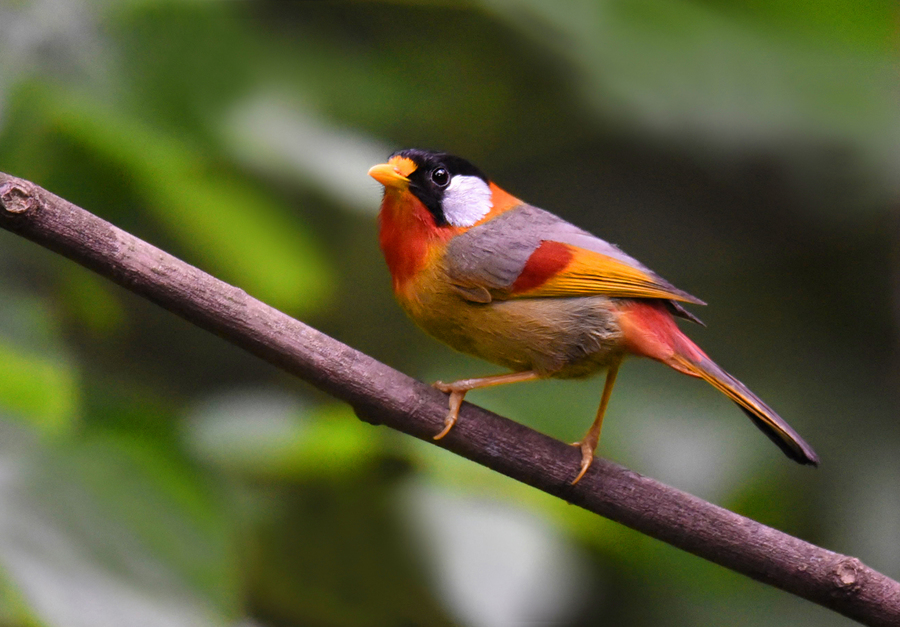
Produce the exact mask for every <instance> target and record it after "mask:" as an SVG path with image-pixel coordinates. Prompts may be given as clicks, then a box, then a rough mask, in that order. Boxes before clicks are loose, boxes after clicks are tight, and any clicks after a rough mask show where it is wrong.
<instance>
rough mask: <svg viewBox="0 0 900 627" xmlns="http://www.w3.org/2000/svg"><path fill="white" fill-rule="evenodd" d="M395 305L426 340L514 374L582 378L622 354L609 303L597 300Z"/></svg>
mask: <svg viewBox="0 0 900 627" xmlns="http://www.w3.org/2000/svg"><path fill="white" fill-rule="evenodd" d="M400 302H401V305H402V306H403V308H404V309H405V310H406V312H407V313H408V314H409V315H410V317H411V318H412V319H413V320H414V321H415V322H416V323H417V324H418V325H419V326H421V327H422V328H423V329H424V330H425V331H426V332H427V333H429V334H430V335H432V336H434V337H436V338H437V339H439V340H441V341H443V342H445V343H446V344H448V345H450V346H451V347H453V348H455V349H456V350H458V351H461V352H464V353H468V354H470V355H475V356H477V357H481V358H482V359H485V360H487V361H490V362H493V363H496V364H500V365H502V366H506V367H507V368H510V369H512V370H516V371H522V370H535V371H536V372H538V373H539V374H541V375H542V376H547V377H559V378H571V377H584V376H588V375H590V374H593V373H594V372H596V371H598V370H600V369H602V368H605V367H606V366H608V365H609V364H610V363H611V362H613V361H616V360H617V359H619V358H620V357H621V355H622V353H623V352H624V346H623V334H622V330H621V328H620V327H619V324H618V314H617V310H616V307H615V304H614V302H613V301H612V300H611V299H609V298H606V297H602V296H590V297H578V298H534V299H515V300H495V301H492V302H490V303H473V302H470V301H467V300H464V299H463V298H461V297H459V296H458V295H457V294H456V293H455V292H452V291H448V292H444V291H436V292H426V293H424V294H421V293H420V294H417V295H416V297H415V298H411V299H403V298H401V299H400Z"/></svg>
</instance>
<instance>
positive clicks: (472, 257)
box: [445, 204, 699, 322]
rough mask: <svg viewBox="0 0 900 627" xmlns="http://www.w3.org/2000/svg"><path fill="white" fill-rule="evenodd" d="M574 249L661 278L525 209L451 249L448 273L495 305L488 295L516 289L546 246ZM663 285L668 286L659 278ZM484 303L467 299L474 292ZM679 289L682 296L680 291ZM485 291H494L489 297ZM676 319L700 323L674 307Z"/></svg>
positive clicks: (630, 259) (479, 228) (575, 230)
mask: <svg viewBox="0 0 900 627" xmlns="http://www.w3.org/2000/svg"><path fill="white" fill-rule="evenodd" d="M545 240H546V241H554V242H560V243H563V244H570V245H572V246H577V247H580V248H584V249H587V250H591V251H593V252H596V253H600V254H602V255H606V256H608V257H612V258H614V259H617V260H619V261H621V262H623V263H626V264H628V265H630V266H632V267H634V268H639V269H641V270H643V271H644V272H647V273H648V274H651V275H653V276H654V277H658V275H656V274H655V273H654V272H652V271H651V270H650V269H649V268H647V267H646V266H644V265H643V264H642V263H640V262H639V261H638V260H637V259H634V258H633V257H630V256H629V255H626V254H625V253H624V252H622V251H621V250H620V249H619V248H618V247H617V246H614V245H613V244H610V243H609V242H605V241H604V240H602V239H600V238H599V237H596V236H594V235H591V234H590V233H588V232H587V231H585V230H583V229H580V228H578V227H577V226H575V225H574V224H571V223H569V222H566V221H565V220H563V219H562V218H560V217H557V216H555V215H553V214H552V213H550V212H549V211H544V210H543V209H539V208H538V207H533V206H531V205H526V204H522V205H519V206H518V207H516V208H515V209H511V210H509V211H507V212H506V213H503V214H500V215H499V216H497V217H496V218H494V219H493V220H491V221H489V222H485V223H484V224H481V225H479V226H476V227H474V228H472V229H469V230H468V231H466V232H465V233H463V234H462V235H459V236H457V237H456V238H454V239H453V240H451V241H450V243H449V244H448V245H447V255H446V257H445V258H446V259H447V265H446V269H447V273H448V276H449V278H450V280H451V281H452V282H453V283H454V284H455V285H457V286H458V287H459V288H460V292H461V294H462V295H463V297H464V298H468V300H477V301H478V302H489V300H485V299H484V296H485V295H487V296H490V292H494V291H500V292H503V291H505V290H508V289H509V288H511V287H512V285H513V283H515V281H516V279H517V278H518V277H519V275H520V274H521V273H522V270H523V269H524V268H525V264H526V263H527V262H528V259H529V257H531V255H532V253H534V251H535V250H537V248H538V246H540V245H541V242H543V241H545ZM659 280H660V282H661V283H662V284H668V283H667V282H666V281H665V280H663V279H661V278H660V279H659ZM473 288H475V293H476V294H478V295H480V296H481V298H471V297H468V296H467V293H468V294H471V293H473ZM672 289H673V290H675V291H677V292H680V291H681V290H677V289H676V288H674V287H673V288H672ZM485 290H488V292H486V291H485ZM671 309H672V312H673V313H674V314H675V315H679V316H681V317H684V318H687V319H689V320H693V321H695V322H699V320H697V319H696V318H694V317H693V315H692V314H690V313H689V312H687V311H686V310H684V308H682V307H681V306H679V305H677V304H674V303H673V307H672V308H671Z"/></svg>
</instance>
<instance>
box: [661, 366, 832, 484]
mask: <svg viewBox="0 0 900 627" xmlns="http://www.w3.org/2000/svg"><path fill="white" fill-rule="evenodd" d="M672 360H673V362H674V363H671V362H670V365H671V366H672V367H674V368H676V369H677V370H680V371H681V372H684V373H685V374H690V375H693V376H695V377H700V378H701V379H703V380H704V381H706V382H707V383H709V384H710V385H712V386H713V387H714V388H716V389H717V390H719V391H720V392H721V393H722V394H724V395H725V396H727V397H728V398H730V399H731V400H732V401H734V402H735V403H736V404H737V406H738V407H740V408H741V409H742V410H743V411H744V413H745V414H747V416H749V417H750V420H752V421H753V424H755V425H756V426H757V427H758V428H759V430H760V431H762V432H763V433H765V434H766V435H767V436H768V437H769V439H770V440H772V441H773V442H774V443H775V444H777V445H778V448H780V449H781V450H782V451H784V454H785V455H787V456H788V457H790V458H791V459H793V460H794V461H795V462H798V463H800V464H812V465H813V466H818V465H819V457H818V455H816V452H815V451H814V450H813V449H812V447H811V446H810V445H809V444H807V443H806V442H805V441H804V440H803V438H801V437H800V435H799V434H798V433H797V432H796V431H794V430H793V429H792V428H791V426H790V425H789V424H788V423H787V422H785V421H784V419H783V418H782V417H781V416H779V415H778V414H776V413H775V411H774V410H773V409H772V408H771V407H769V406H768V405H766V404H765V403H764V402H762V400H760V398H759V397H758V396H756V395H755V394H754V393H753V392H751V391H750V390H749V389H747V386H745V385H744V384H743V383H741V382H740V381H738V380H737V379H735V378H734V377H732V376H731V375H730V374H728V373H727V372H725V371H724V370H722V368H720V367H719V365H718V364H716V363H715V362H714V361H712V360H711V359H710V358H709V357H706V356H705V355H704V356H703V357H701V358H700V359H694V358H692V357H688V356H685V355H681V354H678V353H676V354H675V355H673V356H672ZM676 364H677V366H676Z"/></svg>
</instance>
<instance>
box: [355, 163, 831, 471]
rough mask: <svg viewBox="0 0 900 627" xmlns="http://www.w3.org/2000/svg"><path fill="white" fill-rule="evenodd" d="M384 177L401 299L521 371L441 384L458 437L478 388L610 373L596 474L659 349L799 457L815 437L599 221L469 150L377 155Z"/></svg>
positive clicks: (584, 458)
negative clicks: (603, 447)
mask: <svg viewBox="0 0 900 627" xmlns="http://www.w3.org/2000/svg"><path fill="white" fill-rule="evenodd" d="M369 175H370V176H371V177H373V178H374V179H375V180H376V181H378V182H379V183H381V185H382V186H383V187H384V195H383V198H382V202H381V208H380V211H379V214H378V239H379V244H380V247H381V250H382V252H383V254H384V258H385V261H386V263H387V267H388V270H389V271H390V275H391V281H392V286H393V292H394V295H395V297H396V299H397V301H398V302H399V304H400V306H401V308H402V309H403V310H404V311H405V312H406V313H407V314H408V315H409V317H410V318H412V320H413V321H414V322H415V323H416V324H417V325H418V326H419V327H421V328H422V329H423V330H424V331H425V332H426V333H428V334H429V335H431V336H433V337H435V338H436V339H438V340H440V341H442V342H444V343H446V344H448V345H449V346H451V347H452V348H454V349H456V350H458V351H460V352H463V353H467V354H470V355H474V356H476V357H480V358H482V359H484V360H486V361H488V362H492V363H494V364H498V365H500V366H503V367H505V368H507V369H508V370H509V372H506V373H502V374H496V375H492V376H485V377H479V378H471V379H461V380H458V381H453V382H450V383H444V382H443V381H437V382H436V383H434V386H435V387H436V388H437V389H438V390H440V391H442V392H445V393H447V394H449V408H448V413H447V415H446V418H445V420H444V427H443V429H442V430H441V431H440V432H439V433H437V434H436V435H435V436H434V439H436V440H439V439H441V438H443V437H444V436H446V435H447V434H448V433H449V432H450V431H451V429H452V428H453V426H454V425H455V424H456V422H457V419H458V417H459V410H460V406H461V404H462V402H463V399H464V398H465V396H466V393H467V392H470V391H472V390H475V389H480V388H487V387H492V386H498V385H506V384H511V383H520V382H525V381H534V380H538V379H546V378H561V379H570V378H576V379H577V378H586V377H589V376H591V375H593V374H595V373H599V372H602V371H604V370H605V371H606V379H605V383H604V386H603V392H602V394H601V397H600V405H599V408H598V410H597V414H596V416H595V418H594V421H593V423H592V424H591V426H590V428H589V429H588V431H587V433H585V435H584V437H583V438H582V439H581V440H579V441H578V442H575V443H574V444H573V445H574V446H577V447H578V448H579V449H580V452H581V464H580V467H579V468H578V472H577V474H576V475H575V477H574V479H573V480H572V481H571V484H573V485H574V484H577V483H578V482H579V481H580V480H581V479H582V478H583V477H584V476H585V474H586V473H587V472H588V470H589V468H590V467H591V464H592V462H593V459H594V455H595V452H596V449H597V446H598V444H599V441H600V431H601V427H602V425H603V419H604V415H605V413H606V408H607V405H608V403H609V399H610V395H611V394H612V390H613V386H614V385H615V381H616V376H617V374H618V372H619V366H620V365H621V363H622V360H623V359H624V358H625V357H626V356H638V357H648V358H650V359H653V360H656V361H658V362H661V363H663V364H665V365H667V366H669V367H670V368H673V369H674V370H676V371H678V372H681V373H683V374H686V375H689V376H691V377H696V378H700V379H703V380H704V381H706V382H708V383H710V384H711V385H712V386H713V387H714V388H715V389H717V390H719V392H721V393H722V394H724V395H725V396H726V397H728V398H729V399H731V400H732V401H733V402H734V403H736V404H737V405H738V407H740V409H742V410H743V411H744V413H745V414H747V416H749V418H750V420H751V421H753V424H755V425H756V426H757V427H758V428H759V429H760V430H762V431H763V433H765V434H766V435H767V436H768V437H769V438H770V439H771V440H772V441H773V442H774V443H775V444H776V445H778V447H779V448H780V449H781V450H782V451H783V452H784V454H785V455H787V457H789V458H790V459H792V460H794V461H796V462H798V463H800V464H808V465H812V466H818V463H819V458H818V456H817V455H816V453H815V452H814V451H813V449H812V448H811V447H810V446H809V444H807V443H806V442H805V441H804V440H803V438H801V437H800V436H799V435H798V434H797V432H796V431H794V429H792V428H791V427H790V425H788V423H787V422H786V421H785V420H784V419H782V418H781V417H780V416H779V415H778V414H777V413H775V411H774V410H773V409H772V408H771V407H769V406H768V405H766V404H765V403H764V402H763V401H762V400H761V399H760V398H759V397H758V396H756V395H755V394H754V393H753V392H751V391H750V390H749V389H748V388H747V387H746V386H745V385H744V384H743V383H741V382H740V381H738V380H737V379H736V378H734V377H733V376H731V375H730V374H728V373H727V372H725V370H723V369H722V368H721V367H720V366H718V365H717V364H716V363H715V362H713V361H712V360H711V359H710V358H709V357H708V356H707V355H706V353H704V352H703V350H701V349H700V348H699V347H698V346H697V345H696V344H695V343H694V342H693V341H691V340H690V339H689V338H688V336H687V335H685V334H684V333H683V332H682V331H681V329H680V328H679V327H678V325H677V324H676V318H683V319H686V320H689V321H692V322H697V323H700V324H702V323H701V322H700V320H699V319H698V318H697V317H696V316H695V315H694V314H692V313H691V312H689V311H688V310H687V309H686V308H685V304H696V305H705V304H706V303H704V302H703V301H701V300H700V299H699V298H696V297H694V296H691V295H690V294H688V293H687V292H685V291H683V290H680V289H678V288H676V287H675V286H673V285H672V284H671V283H669V282H668V281H666V280H665V279H663V278H662V277H660V276H659V275H658V274H656V273H655V272H653V271H652V270H650V269H649V268H648V267H646V266H645V265H643V264H642V263H640V262H639V261H637V260H636V259H634V258H633V257H630V256H628V255H627V254H625V253H624V252H623V251H622V250H621V249H620V248H619V247H618V246H615V245H613V244H610V243H608V242H606V241H604V240H602V239H600V238H599V237H596V236H594V235H592V234H591V233H589V232H587V231H585V230H582V229H581V228H579V227H577V226H575V225H573V224H571V223H569V222H567V221H566V220H564V219H562V218H560V217H558V216H556V215H555V214H553V213H551V212H549V211H545V210H544V209H540V208H538V207H535V206H533V205H530V204H528V203H526V202H524V201H522V200H520V199H519V198H517V197H515V196H513V195H512V194H510V193H508V192H506V191H505V190H503V189H502V188H501V187H499V186H498V185H497V184H496V183H494V182H493V181H492V180H491V179H489V178H488V177H487V176H486V175H485V174H484V173H483V172H482V171H481V170H480V169H479V168H478V167H476V166H475V165H473V164H472V163H470V162H469V161H467V160H466V159H464V158H462V157H457V156H454V155H452V154H448V153H445V152H438V151H430V150H422V149H417V148H409V149H405V150H400V151H397V152H395V153H393V154H392V155H390V156H389V158H388V160H387V162H386V163H382V164H379V165H375V166H373V167H372V168H371V169H370V170H369Z"/></svg>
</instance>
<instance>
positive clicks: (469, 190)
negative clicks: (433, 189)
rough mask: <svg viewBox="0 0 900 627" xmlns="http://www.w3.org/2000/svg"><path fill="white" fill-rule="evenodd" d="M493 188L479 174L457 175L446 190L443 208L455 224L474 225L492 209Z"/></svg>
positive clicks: (451, 222) (450, 220)
mask: <svg viewBox="0 0 900 627" xmlns="http://www.w3.org/2000/svg"><path fill="white" fill-rule="evenodd" d="M492 206H493V204H492V203H491V188H490V187H489V186H488V184H487V183H485V182H484V181H483V180H481V179H480V178H478V177H477V176H460V175H456V176H454V177H453V178H452V179H451V180H450V185H448V186H447V189H446V190H445V191H444V199H443V202H442V203H441V208H442V209H443V210H444V217H445V218H447V222H449V223H450V224H452V225H453V226H472V225H473V224H475V223H476V222H478V221H479V220H481V218H483V217H484V216H486V215H487V213H488V211H490V210H491V207H492Z"/></svg>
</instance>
